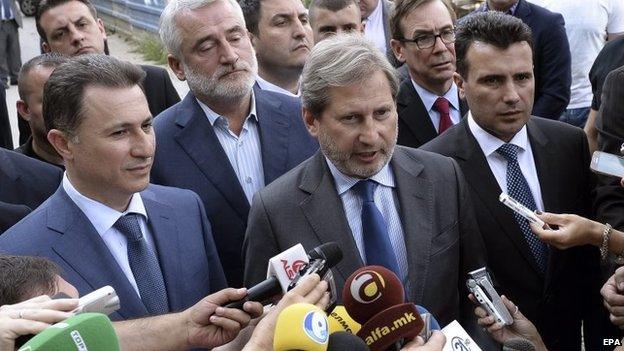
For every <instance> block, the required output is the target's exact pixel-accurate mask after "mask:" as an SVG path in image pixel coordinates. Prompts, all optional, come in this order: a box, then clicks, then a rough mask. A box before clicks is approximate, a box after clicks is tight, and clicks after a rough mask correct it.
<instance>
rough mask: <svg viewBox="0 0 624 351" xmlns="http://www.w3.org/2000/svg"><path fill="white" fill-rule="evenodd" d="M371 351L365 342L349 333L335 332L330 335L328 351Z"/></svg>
mask: <svg viewBox="0 0 624 351" xmlns="http://www.w3.org/2000/svg"><path fill="white" fill-rule="evenodd" d="M344 350H349V351H370V349H369V348H368V345H366V342H364V340H362V339H360V338H358V337H357V336H355V335H353V334H351V333H347V332H343V331H341V332H335V333H331V334H330V335H329V341H328V342H327V351H344Z"/></svg>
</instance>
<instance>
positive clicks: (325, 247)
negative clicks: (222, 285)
mask: <svg viewBox="0 0 624 351" xmlns="http://www.w3.org/2000/svg"><path fill="white" fill-rule="evenodd" d="M289 250H290V249H289ZM287 251H288V250H287ZM280 255H282V254H280ZM280 255H277V256H280ZM277 256H276V257H277ZM307 256H308V258H309V263H307V264H303V265H301V266H299V271H298V272H297V275H296V276H295V277H294V278H293V279H289V280H288V281H287V282H283V281H282V282H281V281H280V279H279V278H278V277H277V276H275V275H272V276H270V277H268V278H267V279H266V280H264V281H263V282H260V283H258V284H256V285H254V286H253V287H251V288H249V289H247V296H245V297H244V298H243V299H242V300H239V301H234V302H231V303H229V304H227V305H225V307H226V308H237V309H242V308H243V305H244V304H245V302H247V301H256V302H260V303H262V304H263V305H266V304H268V303H269V302H270V301H271V299H272V298H274V297H275V296H278V295H281V294H283V293H285V292H286V291H288V290H291V289H292V288H294V287H295V286H296V285H297V283H298V282H299V280H300V279H301V278H302V277H303V276H305V275H309V274H312V273H317V274H319V275H320V276H321V277H323V276H324V275H325V274H326V273H327V272H328V270H329V268H331V267H333V266H335V265H336V264H338V262H340V260H341V259H342V250H340V246H338V244H336V243H335V242H328V243H325V244H322V245H319V246H317V247H315V248H314V249H312V250H310V251H309V252H308V253H307ZM290 258H291V260H292V261H295V258H296V257H293V256H292V255H290ZM293 266H295V265H294V264H293ZM283 286H287V289H284V288H283Z"/></svg>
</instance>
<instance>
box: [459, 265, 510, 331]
mask: <svg viewBox="0 0 624 351" xmlns="http://www.w3.org/2000/svg"><path fill="white" fill-rule="evenodd" d="M468 277H469V278H468V280H467V281H466V286H468V290H470V292H471V293H472V294H473V295H474V297H475V298H476V299H477V301H478V302H479V303H480V304H481V307H483V308H485V310H486V311H487V313H488V314H489V315H490V316H494V318H496V322H497V323H502V324H505V325H511V324H513V317H512V316H511V314H510V313H509V311H508V310H507V307H505V304H504V303H503V300H502V299H501V297H500V295H498V293H497V292H496V290H495V289H494V286H493V285H492V279H490V275H489V274H488V272H487V269H486V267H483V268H479V269H477V270H474V271H472V272H470V273H468Z"/></svg>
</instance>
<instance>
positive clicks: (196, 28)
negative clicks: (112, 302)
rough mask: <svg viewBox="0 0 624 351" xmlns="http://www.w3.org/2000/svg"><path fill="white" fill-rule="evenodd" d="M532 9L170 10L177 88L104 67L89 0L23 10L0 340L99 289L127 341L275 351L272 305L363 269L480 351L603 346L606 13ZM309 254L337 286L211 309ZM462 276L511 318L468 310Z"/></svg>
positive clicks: (2, 232) (377, 2)
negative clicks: (597, 162)
mask: <svg viewBox="0 0 624 351" xmlns="http://www.w3.org/2000/svg"><path fill="white" fill-rule="evenodd" d="M1 1H2V6H1V9H2V10H1V11H0V14H1V15H2V20H1V21H0V31H4V28H5V26H10V27H11V29H15V33H13V34H11V35H12V36H14V37H16V36H17V25H18V23H20V22H18V21H17V19H18V18H19V14H18V13H17V8H16V7H15V6H13V7H11V6H12V5H11V4H13V3H14V1H12V0H1ZM534 2H535V3H534ZM534 2H533V1H532V2H528V1H526V0H487V1H485V2H484V3H483V4H482V6H480V7H479V8H477V9H476V10H475V11H474V12H473V13H470V14H468V15H466V16H464V17H462V18H459V19H458V18H457V16H456V13H455V11H454V5H453V4H452V3H451V2H450V1H448V0H395V1H388V0H360V1H356V0H312V1H311V2H310V4H309V7H308V8H306V6H304V4H303V3H302V2H301V0H239V1H236V0H170V1H169V2H168V3H167V5H166V6H165V8H164V10H163V11H162V14H161V18H160V27H159V34H160V38H161V39H162V42H163V44H164V46H165V48H166V50H167V52H168V65H169V68H170V69H171V70H172V71H173V73H174V74H175V76H176V77H177V78H178V79H179V80H181V81H186V82H187V84H188V87H189V90H190V92H189V93H188V94H187V95H186V96H185V97H183V98H182V100H180V97H179V96H178V94H177V92H176V91H175V89H174V88H173V85H172V83H171V80H170V78H169V75H168V73H167V72H166V71H165V70H164V69H162V68H159V67H154V66H149V65H141V66H139V65H135V64H132V63H130V62H125V61H122V60H118V59H116V58H115V57H114V53H111V54H109V53H108V50H107V49H106V40H107V36H106V29H105V25H104V23H103V21H102V19H100V18H99V17H98V14H97V11H96V8H95V6H94V5H93V3H91V2H90V0H41V2H40V3H39V6H38V11H37V14H36V26H37V31H38V33H39V35H40V37H41V40H42V50H43V51H44V52H45V54H42V55H40V56H37V57H34V58H31V59H29V60H28V61H27V62H26V63H24V64H23V65H21V69H18V70H16V69H14V66H15V65H16V64H15V60H17V61H19V55H18V56H17V58H15V57H14V56H15V55H14V54H13V53H12V51H5V52H7V53H8V54H7V55H5V57H6V58H5V60H4V61H6V62H4V63H1V64H0V67H1V69H0V78H3V79H4V81H5V83H6V84H5V85H8V84H13V83H15V84H17V85H18V91H19V97H20V99H19V101H18V102H17V104H16V106H15V107H14V106H0V113H3V114H4V115H0V129H1V130H0V134H3V135H4V134H6V133H8V134H9V137H8V138H0V142H3V143H4V144H3V145H2V146H5V147H7V148H12V143H11V140H10V130H9V129H8V128H7V127H3V126H2V124H1V123H2V121H3V120H6V118H8V117H7V113H6V112H7V108H9V109H12V108H16V109H17V111H18V113H19V115H20V118H21V123H22V124H23V126H24V127H23V128H21V129H20V140H21V145H20V146H19V147H18V148H16V149H15V150H7V149H2V148H0V306H1V307H0V349H1V350H4V349H6V350H13V349H14V348H15V347H16V345H15V340H16V339H17V338H18V337H19V336H21V335H29V334H36V333H38V332H41V331H42V330H44V329H45V328H46V327H47V326H49V325H50V324H53V323H55V322H58V321H62V320H64V319H67V318H68V317H70V316H71V315H72V311H73V310H74V309H75V308H76V306H77V300H76V298H78V297H79V296H83V295H85V294H88V293H89V292H92V291H93V290H96V289H98V288H100V287H102V286H106V285H110V286H112V287H113V288H114V289H115V291H116V293H117V295H118V296H119V300H120V308H119V309H118V310H117V311H115V312H113V313H111V314H110V316H109V317H110V319H111V320H112V321H114V323H113V327H114V330H115V333H116V334H117V337H118V339H119V343H120V345H121V346H122V349H124V350H143V349H148V350H186V349H196V348H208V349H212V348H216V347H223V348H224V349H225V350H241V349H242V350H247V351H252V350H272V349H273V332H274V329H275V325H276V321H277V318H278V316H279V314H280V312H281V311H282V310H284V309H285V308H287V307H288V306H289V305H292V304H294V303H299V302H306V303H310V304H315V305H317V306H318V307H320V308H322V309H327V308H329V306H330V305H332V303H331V302H330V300H333V299H337V300H338V303H341V302H342V301H341V296H330V293H329V291H331V290H332V288H330V285H335V290H337V291H342V290H343V287H344V286H345V284H346V282H347V280H348V278H349V276H350V275H351V274H352V273H353V272H354V271H356V270H357V269H358V268H360V267H362V266H367V265H368V266H371V265H377V266H383V267H385V268H387V269H389V270H390V271H392V272H393V273H394V274H396V276H397V277H398V278H399V280H400V281H401V283H402V284H403V287H404V290H405V298H406V302H412V303H415V304H418V305H421V306H424V307H426V308H427V309H428V310H429V311H430V312H431V314H432V315H433V316H435V318H436V319H437V321H439V323H440V325H442V326H445V325H448V324H449V323H451V322H452V321H454V320H457V321H459V323H460V324H461V326H462V327H463V328H464V329H465V330H466V331H467V332H468V334H469V335H470V336H471V337H472V338H473V339H474V340H475V342H476V343H477V344H478V345H479V346H480V347H481V348H482V349H483V350H498V349H500V348H501V344H504V343H505V342H507V341H508V340H510V339H513V338H518V337H520V338H524V339H526V340H528V341H530V342H531V343H532V344H533V346H534V347H535V349H536V350H565V351H574V350H579V351H580V350H588V351H591V350H602V349H603V348H604V347H605V346H604V345H605V343H604V340H607V339H608V340H614V339H615V340H619V339H620V338H621V337H622V334H621V331H620V328H624V269H622V268H618V269H616V268H617V266H618V265H621V264H624V215H623V213H624V212H623V210H624V178H621V177H616V176H607V175H597V174H595V173H593V172H592V171H591V170H590V161H591V157H592V152H593V151H595V150H600V151H603V152H607V153H610V154H615V155H620V154H621V153H624V110H623V109H622V107H621V106H620V104H621V99H622V98H624V94H623V92H624V90H623V89H622V86H624V66H622V65H624V60H623V58H624V46H623V45H624V37H623V36H622V35H624V4H623V3H622V2H621V1H619V0H591V1H580V0H574V1H572V0H570V1H547V0H540V1H534ZM536 3H539V5H538V4H536ZM587 16H589V17H590V18H589V19H587V18H586V17H587ZM11 38H13V37H11ZM11 40H14V39H10V38H9V37H7V39H5V37H4V34H1V35H0V45H2V46H3V47H2V50H5V49H4V42H5V41H6V42H10V41H11ZM603 46H604V48H603ZM18 51H19V50H18ZM7 59H9V60H7ZM12 60H13V61H12ZM17 66H18V67H19V66H20V65H19V64H18V65H17ZM0 93H2V94H3V96H2V97H1V98H0V104H1V103H2V102H3V101H5V97H4V89H2V88H0ZM5 105H6V104H5ZM582 128H584V129H582ZM7 140H8V141H7ZM501 193H505V194H508V195H509V196H510V197H512V198H514V199H516V200H518V201H519V202H520V203H521V204H522V205H524V206H526V207H527V208H528V209H529V210H530V211H534V213H535V214H536V216H537V217H538V218H539V219H541V220H543V221H544V222H545V223H546V225H544V226H543V227H541V226H539V225H537V224H535V223H534V222H529V221H528V220H527V219H526V218H525V217H523V216H521V215H520V214H518V213H516V212H514V211H512V210H511V209H509V208H508V207H506V206H505V205H504V204H503V203H501V202H500V201H499V195H500V194H501ZM329 242H336V243H337V244H338V245H339V247H340V249H341V251H342V256H343V258H342V260H341V261H340V262H339V263H338V264H337V265H336V266H335V267H334V268H333V269H332V271H333V284H329V285H328V284H327V283H326V282H325V281H323V280H321V279H320V278H319V276H317V275H310V276H308V277H306V278H305V279H304V280H303V281H302V282H300V284H298V285H297V286H296V287H295V288H294V289H292V290H290V291H289V292H287V293H285V294H284V296H283V297H282V299H281V300H280V301H279V302H275V305H274V306H273V307H272V308H264V309H263V306H262V304H261V303H260V302H257V301H247V302H245V304H244V305H243V307H242V308H241V309H237V308H230V307H224V306H225V305H227V304H228V303H230V302H234V301H238V300H241V299H244V298H245V296H247V293H248V290H247V289H246V288H244V287H247V288H250V287H252V286H255V285H256V284H258V283H261V282H262V281H264V280H265V278H266V276H267V266H268V262H269V260H270V259H271V258H272V257H274V256H276V255H278V254H280V252H282V251H284V250H286V249H288V248H290V247H292V246H293V245H296V244H302V245H303V247H304V248H305V249H306V250H310V249H312V248H315V247H318V246H319V245H321V244H325V243H329ZM284 264H286V263H284ZM481 267H487V268H488V271H489V272H490V274H491V276H492V279H493V281H494V286H495V288H496V290H497V291H498V293H500V294H501V295H502V296H503V297H502V301H503V303H504V305H505V307H506V308H507V309H508V311H509V313H510V315H511V316H512V317H513V319H514V323H513V324H511V325H503V324H501V323H497V322H495V318H494V316H491V315H489V314H488V312H487V311H486V309H484V308H482V307H479V304H478V303H476V302H475V301H476V300H475V298H474V296H472V295H470V296H469V291H468V288H467V287H466V279H467V278H468V274H469V272H471V271H474V270H476V269H479V268H481ZM58 293H63V294H64V296H65V297H67V298H62V299H51V298H50V296H54V295H57V294H58ZM338 295H339V294H338ZM248 325H249V327H248V328H246V327H247V326H248ZM243 330H244V331H243ZM443 345H444V336H443V335H442V334H441V333H439V332H434V333H433V335H432V336H431V338H429V339H428V340H424V339H422V338H420V337H418V338H416V339H413V340H406V343H405V345H403V346H402V350H406V351H429V350H442V346H443Z"/></svg>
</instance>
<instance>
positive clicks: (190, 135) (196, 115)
mask: <svg viewBox="0 0 624 351" xmlns="http://www.w3.org/2000/svg"><path fill="white" fill-rule="evenodd" d="M179 109H180V111H179V112H180V113H179V116H178V118H177V119H176V124H177V125H178V126H179V127H180V128H181V130H180V131H179V132H178V133H177V134H176V136H175V139H176V141H177V142H178V143H179V144H180V146H181V147H182V149H184V151H185V152H186V153H187V154H188V155H189V157H190V158H191V159H192V160H193V162H195V164H196V165H197V167H198V168H199V170H200V171H201V172H202V173H203V174H204V175H205V176H206V178H207V179H208V181H210V182H211V183H212V184H213V185H214V186H215V187H216V188H217V189H218V190H219V192H220V193H221V195H222V196H223V197H224V198H225V199H226V200H227V201H228V203H229V204H230V206H232V208H234V209H235V210H236V212H237V213H238V214H239V215H240V217H241V218H242V219H244V220H246V219H247V214H248V213H249V202H247V197H246V196H245V193H244V192H243V188H242V187H241V185H240V184H239V182H238V177H237V176H236V173H235V172H234V169H233V168H232V166H231V164H230V160H229V159H228V158H227V155H226V154H225V151H224V150H223V147H222V146H221V144H220V143H219V139H217V135H216V134H215V132H214V130H213V128H212V125H210V122H209V121H208V118H207V117H206V114H205V113H204V111H203V110H202V109H201V107H200V106H199V104H198V103H197V101H196V100H195V96H194V95H193V94H192V93H189V94H188V95H187V96H186V97H185V98H184V101H182V103H181V105H180V107H179Z"/></svg>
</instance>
